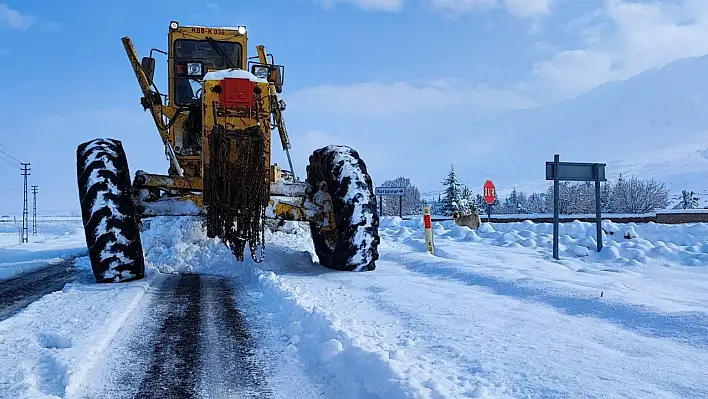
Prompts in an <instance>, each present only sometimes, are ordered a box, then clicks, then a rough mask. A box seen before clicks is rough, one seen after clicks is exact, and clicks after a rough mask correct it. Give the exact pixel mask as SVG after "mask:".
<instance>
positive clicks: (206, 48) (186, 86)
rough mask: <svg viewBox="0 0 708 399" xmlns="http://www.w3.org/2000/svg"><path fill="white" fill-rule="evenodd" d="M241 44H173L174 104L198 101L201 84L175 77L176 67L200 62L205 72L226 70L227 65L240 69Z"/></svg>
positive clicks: (203, 41) (181, 41)
mask: <svg viewBox="0 0 708 399" xmlns="http://www.w3.org/2000/svg"><path fill="white" fill-rule="evenodd" d="M242 50H243V49H242V47H241V43H235V42H222V41H217V40H212V41H208V40H194V39H180V40H176V41H175V43H174V49H173V57H174V64H173V65H174V71H172V72H173V76H175V77H176V78H175V79H176V80H175V103H176V104H177V105H186V104H188V103H190V102H193V101H195V100H198V99H199V95H200V93H198V92H197V91H198V90H199V89H200V88H201V82H200V81H199V80H196V79H190V78H180V77H177V76H178V74H177V66H178V64H180V63H183V62H188V61H201V62H202V63H204V67H205V68H206V70H207V71H213V70H219V69H227V68H229V65H234V66H236V67H237V68H241V67H242V65H241V62H242V60H241V55H242Z"/></svg>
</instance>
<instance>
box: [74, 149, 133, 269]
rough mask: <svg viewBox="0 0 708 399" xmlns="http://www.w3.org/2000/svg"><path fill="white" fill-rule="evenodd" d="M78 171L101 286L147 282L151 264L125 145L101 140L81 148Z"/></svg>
mask: <svg viewBox="0 0 708 399" xmlns="http://www.w3.org/2000/svg"><path fill="white" fill-rule="evenodd" d="M76 172H77V178H78V179H77V180H78V185H79V201H80V203H81V217H82V219H83V225H84V233H85V236H86V244H87V246H88V250H89V258H90V259H91V268H92V270H93V275H94V278H95V279H96V282H98V283H107V282H125V281H131V280H137V279H141V278H143V277H144V275H145V260H144V258H143V248H142V244H141V242H140V231H139V228H138V224H137V219H136V213H135V206H134V204H133V200H132V196H131V182H130V172H129V171H128V162H127V159H126V156H125V152H124V151H123V145H122V143H121V142H120V141H118V140H113V139H95V140H91V141H88V142H85V143H83V144H81V145H79V147H78V148H77V150H76Z"/></svg>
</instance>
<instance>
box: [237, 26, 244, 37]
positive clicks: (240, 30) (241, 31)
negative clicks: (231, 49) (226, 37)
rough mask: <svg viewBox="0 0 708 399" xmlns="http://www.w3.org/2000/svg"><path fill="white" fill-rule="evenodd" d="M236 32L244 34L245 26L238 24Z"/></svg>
mask: <svg viewBox="0 0 708 399" xmlns="http://www.w3.org/2000/svg"><path fill="white" fill-rule="evenodd" d="M238 34H239V35H245V34H246V27H245V26H239V27H238Z"/></svg>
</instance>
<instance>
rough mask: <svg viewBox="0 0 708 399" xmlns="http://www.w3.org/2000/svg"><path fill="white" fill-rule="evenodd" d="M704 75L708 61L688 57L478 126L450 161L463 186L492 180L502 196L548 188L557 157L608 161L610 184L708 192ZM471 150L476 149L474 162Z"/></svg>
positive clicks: (707, 107)
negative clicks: (548, 169) (625, 179)
mask: <svg viewBox="0 0 708 399" xmlns="http://www.w3.org/2000/svg"><path fill="white" fill-rule="evenodd" d="M706 70H708V56H703V57H699V58H688V59H683V60H679V61H676V62H674V63H672V64H669V65H667V66H665V67H663V68H661V69H652V70H648V71H646V72H644V73H642V74H640V75H637V76H635V77H633V78H631V79H629V80H626V81H620V82H612V83H607V84H605V85H602V86H600V87H598V88H597V89H595V90H593V91H591V92H589V93H586V94H584V95H582V96H580V97H577V98H574V99H571V100H567V101H564V102H560V103H556V104H550V105H546V106H543V107H539V108H534V109H529V110H516V111H512V112H509V113H505V114H501V115H497V116H494V117H491V118H488V119H486V120H483V121H479V122H477V123H474V124H473V125H472V126H470V127H469V131H470V132H473V133H469V134H465V135H464V137H466V138H465V139H464V140H466V142H465V143H466V145H455V146H453V147H454V148H452V149H451V151H452V155H451V156H452V157H454V159H455V160H456V162H455V163H456V165H457V166H458V167H459V168H460V169H461V172H460V175H461V176H462V178H463V179H464V181H465V183H468V184H469V185H470V186H477V185H479V186H480V190H481V184H482V182H484V180H485V179H492V180H493V181H494V182H495V183H496V185H497V188H498V191H499V194H500V196H503V195H505V194H506V192H508V190H510V189H511V187H512V186H516V188H517V189H521V190H524V191H530V190H532V189H537V190H539V191H540V190H542V189H545V187H547V184H548V183H547V182H546V181H545V175H544V173H545V172H544V164H545V162H546V161H551V160H552V159H553V155H554V154H555V153H558V154H560V158H561V161H570V162H604V163H607V174H608V178H610V179H614V178H616V176H617V175H618V174H619V173H620V172H622V173H628V174H636V175H637V176H639V177H642V178H649V177H653V178H655V179H657V180H659V181H662V182H665V183H666V184H667V186H669V187H670V188H671V190H672V193H677V194H678V193H680V190H682V189H688V190H693V191H696V192H705V191H708V112H706V110H708V79H706V78H705V73H706V72H705V71H706ZM443 139H450V140H452V138H451V137H447V138H443ZM455 141H456V142H457V143H459V142H460V140H459V138H458V139H456V140H455ZM470 146H477V150H476V151H475V156H474V157H470V156H469V147H470Z"/></svg>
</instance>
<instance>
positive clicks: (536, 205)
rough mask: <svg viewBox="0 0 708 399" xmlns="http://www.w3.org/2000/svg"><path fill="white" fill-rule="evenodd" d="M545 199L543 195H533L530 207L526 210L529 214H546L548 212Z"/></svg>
mask: <svg viewBox="0 0 708 399" xmlns="http://www.w3.org/2000/svg"><path fill="white" fill-rule="evenodd" d="M543 201H544V198H543V197H542V196H541V194H538V193H533V194H531V195H530V196H529V199H528V205H527V207H526V210H527V212H528V213H544V212H546V207H545V206H544V203H543Z"/></svg>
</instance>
